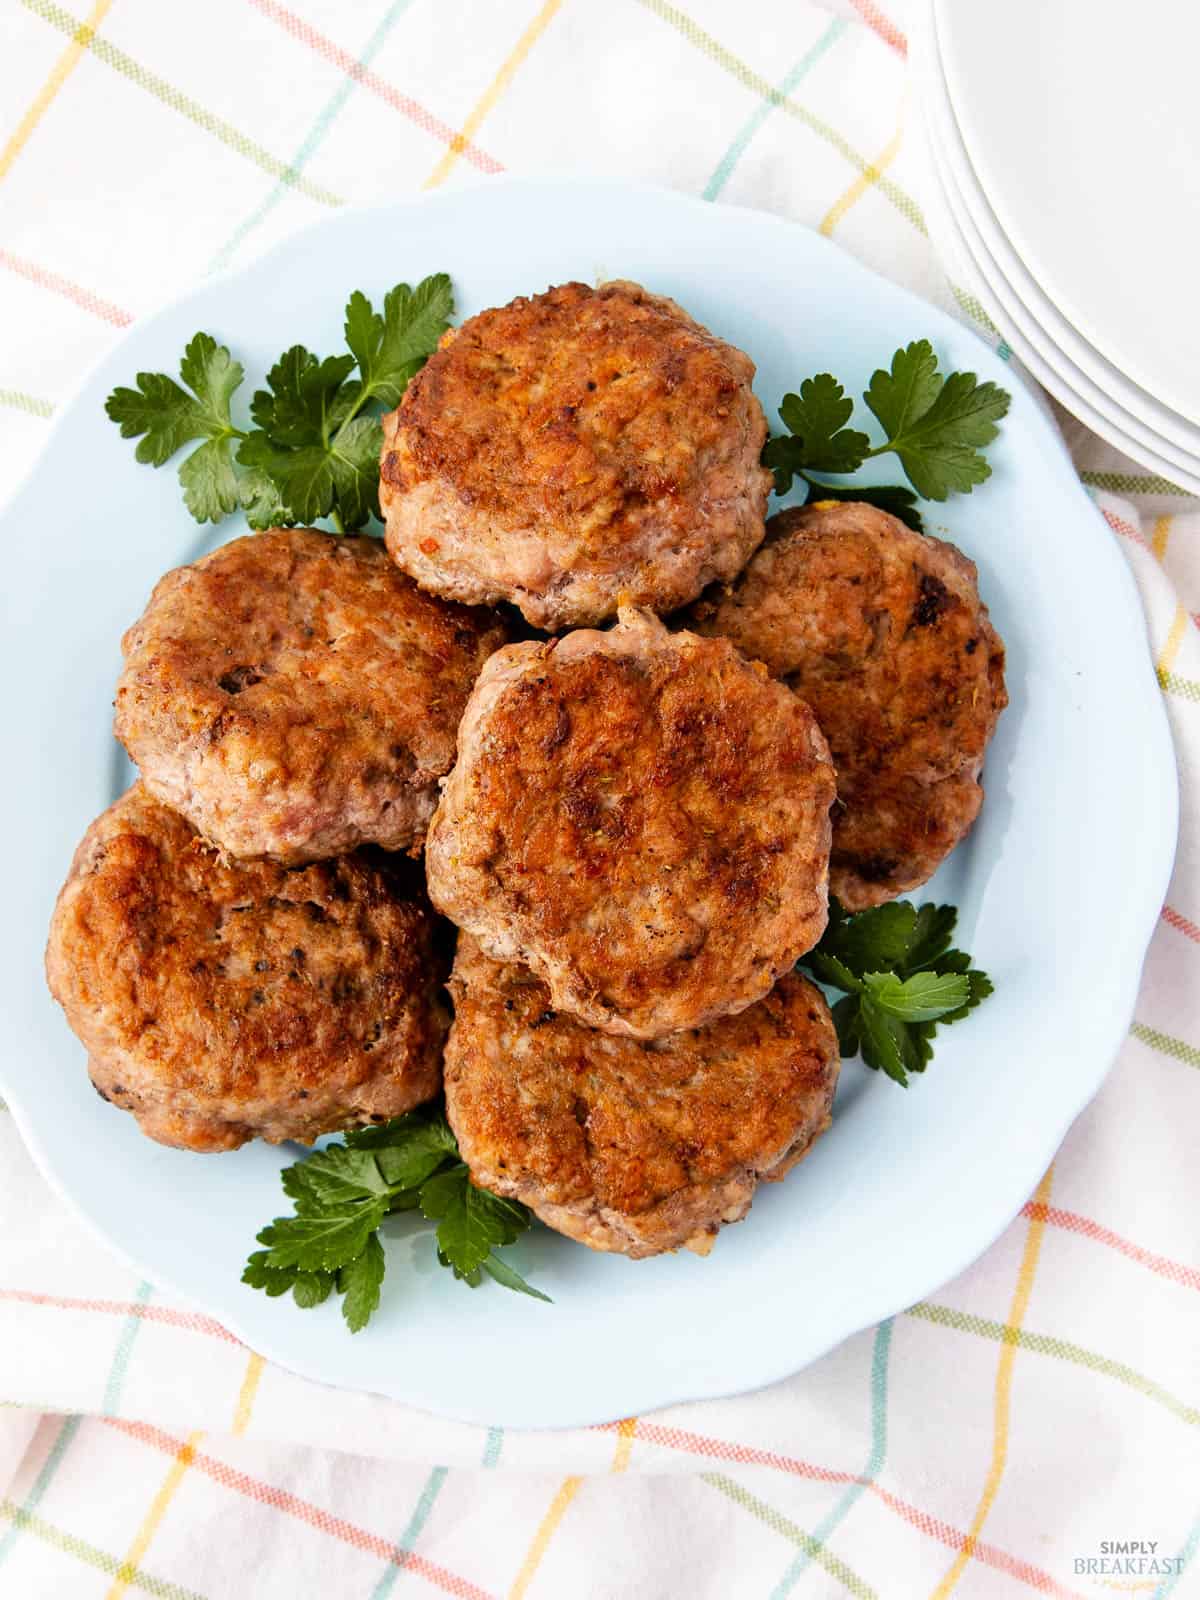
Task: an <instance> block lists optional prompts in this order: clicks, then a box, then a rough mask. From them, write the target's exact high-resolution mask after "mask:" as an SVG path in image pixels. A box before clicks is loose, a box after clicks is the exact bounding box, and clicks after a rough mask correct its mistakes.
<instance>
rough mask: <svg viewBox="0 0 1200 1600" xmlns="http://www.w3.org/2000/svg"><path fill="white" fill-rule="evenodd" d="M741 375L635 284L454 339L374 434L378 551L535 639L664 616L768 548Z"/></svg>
mask: <svg viewBox="0 0 1200 1600" xmlns="http://www.w3.org/2000/svg"><path fill="white" fill-rule="evenodd" d="M753 377H754V364H753V362H751V360H750V359H749V357H748V356H746V355H744V354H743V353H742V352H741V351H740V350H737V349H735V348H734V347H733V346H732V345H729V344H726V343H724V342H723V341H722V340H720V339H718V338H716V337H715V336H714V335H713V334H711V333H709V332H708V330H707V329H706V328H703V327H701V326H700V324H699V323H697V322H695V321H694V320H693V319H692V318H691V317H689V316H688V315H687V313H686V312H684V311H683V310H681V308H680V307H679V306H677V305H676V304H675V302H674V301H672V300H667V299H664V298H662V297H660V296H657V295H651V294H648V293H647V292H646V291H645V290H644V289H642V288H640V287H639V286H638V285H637V284H632V283H609V284H605V285H604V286H603V287H601V288H599V289H590V288H588V287H587V286H586V285H585V284H582V283H567V284H563V285H561V286H560V287H558V288H554V289H551V290H549V291H548V292H547V293H546V294H540V295H534V296H533V297H532V298H528V299H526V298H524V297H522V298H520V299H517V300H514V301H513V302H512V303H511V304H510V305H507V306H502V307H499V308H497V309H495V310H491V311H484V312H482V313H481V314H480V315H479V316H476V317H472V318H470V320H469V321H467V322H465V323H463V325H462V327H461V328H458V329H452V330H451V331H450V332H449V333H447V334H446V335H445V337H444V338H443V340H442V344H441V348H440V349H439V350H438V351H437V353H436V354H435V355H434V356H433V357H432V358H431V360H430V361H429V363H428V364H427V365H426V366H425V368H424V369H423V370H422V371H421V372H420V373H419V374H418V375H417V377H416V378H414V379H413V381H412V382H411V383H410V384H409V386H408V389H407V390H406V391H405V395H404V398H403V401H402V402H401V404H400V407H399V408H398V410H396V411H395V412H393V413H392V414H391V415H390V416H388V417H386V418H385V419H384V445H383V457H382V476H381V480H380V490H379V493H380V505H381V507H382V509H383V511H384V515H385V518H386V521H387V542H388V548H389V550H390V551H391V553H392V555H393V556H394V558H395V559H396V560H397V561H398V562H399V563H400V565H401V566H402V567H404V569H405V570H406V571H408V572H411V573H412V575H413V577H414V578H416V580H417V582H418V583H420V584H421V586H422V587H423V588H426V589H430V590H432V591H433V592H434V593H437V594H444V595H447V596H448V597H450V598H453V599H457V600H468V601H489V602H493V601H496V600H511V601H512V602H513V603H514V604H516V605H517V606H519V607H520V608H521V610H522V611H523V612H524V614H525V616H526V618H527V619H528V620H529V621H530V622H532V623H533V624H535V626H537V627H540V628H549V629H554V628H563V627H571V626H574V625H576V624H580V623H594V622H600V621H603V620H604V619H605V618H606V617H610V616H612V615H613V613H614V612H615V611H616V609H617V600H618V596H622V597H624V598H626V599H627V600H629V601H630V602H631V603H633V604H637V605H645V606H649V607H650V608H651V609H652V610H655V611H668V610H671V609H672V608H673V607H675V606H680V605H683V604H684V603H685V602H686V601H688V600H691V599H693V598H694V597H695V596H696V595H698V594H699V593H700V591H701V589H703V587H704V586H705V584H707V583H710V582H712V581H713V580H715V579H726V578H732V577H733V575H734V574H735V573H736V572H737V571H738V570H739V568H740V567H741V566H742V564H743V563H744V562H745V560H746V558H747V557H748V556H749V555H750V553H751V551H752V550H754V549H755V548H756V547H757V546H758V544H759V543H760V542H761V540H762V536H763V518H764V517H765V515H766V505H767V493H768V489H769V486H770V475H769V474H768V473H766V472H765V471H764V470H763V468H762V466H761V465H760V463H759V453H760V451H761V450H762V446H763V442H764V440H765V439H766V420H765V418H764V416H763V412H762V407H761V406H760V405H759V403H758V401H757V400H756V399H755V397H754V394H753V392H752V390H751V382H752V380H753Z"/></svg>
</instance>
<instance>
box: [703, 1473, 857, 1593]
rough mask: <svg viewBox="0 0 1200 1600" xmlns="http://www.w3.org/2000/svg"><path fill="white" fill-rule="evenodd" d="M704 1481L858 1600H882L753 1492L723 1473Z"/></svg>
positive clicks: (837, 1560) (707, 1475) (836, 1559)
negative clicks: (805, 1555) (805, 1557)
mask: <svg viewBox="0 0 1200 1600" xmlns="http://www.w3.org/2000/svg"><path fill="white" fill-rule="evenodd" d="M700 1478H701V1481H702V1482H703V1483H707V1484H708V1485H709V1487H710V1488H712V1489H719V1490H720V1492H721V1493H722V1494H723V1495H728V1497H729V1499H730V1500H732V1501H733V1502H734V1503H735V1504H736V1505H739V1506H741V1507H742V1509H743V1510H744V1511H748V1512H749V1513H750V1515H751V1516H753V1517H757V1518H758V1520H759V1521H760V1522H764V1523H766V1525H767V1527H768V1528H773V1529H774V1531H775V1532H776V1533H778V1534H782V1536H783V1537H784V1538H785V1539H790V1540H791V1541H792V1543H793V1544H797V1545H799V1546H800V1548H801V1549H802V1550H804V1551H806V1552H807V1553H808V1555H809V1556H810V1557H811V1558H812V1560H814V1561H815V1562H816V1563H817V1564H818V1566H822V1567H824V1568H825V1571H826V1572H828V1573H829V1575H830V1577H832V1578H836V1579H837V1580H838V1582H839V1583H841V1584H844V1585H845V1587H846V1588H847V1589H849V1591H850V1593H851V1594H853V1595H857V1596H858V1600H879V1597H878V1596H877V1594H876V1593H875V1590H874V1589H872V1588H871V1586H870V1585H869V1584H867V1583H864V1582H863V1580H862V1579H861V1578H860V1577H859V1576H858V1574H857V1573H856V1572H852V1571H851V1570H850V1568H849V1567H848V1566H847V1565H846V1563H845V1562H844V1561H841V1560H839V1558H838V1557H837V1556H835V1555H833V1554H831V1552H830V1551H828V1550H826V1549H825V1547H824V1546H823V1545H821V1544H819V1543H818V1542H817V1540H816V1539H814V1538H813V1536H812V1535H811V1534H809V1533H805V1531H804V1529H803V1528H798V1527H797V1526H796V1524H795V1523H794V1522H793V1521H792V1520H791V1518H790V1517H785V1516H784V1515H783V1513H782V1512H781V1511H776V1510H775V1508H774V1506H769V1505H767V1503H766V1501H764V1500H760V1499H759V1498H758V1496H757V1495H753V1494H751V1493H750V1491H749V1489H744V1488H743V1487H742V1485H741V1484H740V1483H735V1482H734V1481H733V1479H732V1478H727V1477H726V1476H725V1474H724V1473H723V1472H702V1473H701V1474H700Z"/></svg>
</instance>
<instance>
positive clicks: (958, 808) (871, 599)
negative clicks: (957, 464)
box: [682, 502, 1008, 910]
mask: <svg viewBox="0 0 1200 1600" xmlns="http://www.w3.org/2000/svg"><path fill="white" fill-rule="evenodd" d="M767 531H768V537H767V542H766V543H765V544H764V545H763V547H762V549H761V550H759V552H758V553H757V555H755V557H754V558H753V560H752V561H751V562H750V564H749V566H748V567H747V568H746V570H745V572H744V573H743V574H742V575H741V577H740V578H738V579H737V581H736V582H735V583H734V584H733V585H731V586H730V587H728V588H716V589H714V590H712V591H710V592H709V593H708V594H706V595H705V596H703V597H702V599H700V600H699V601H698V602H697V603H696V604H695V605H694V606H693V607H692V608H691V610H690V611H689V612H688V613H686V614H685V617H684V618H683V619H682V620H684V622H685V623H686V625H687V626H689V627H693V628H695V629H696V630H697V631H698V632H700V633H703V634H709V635H715V634H720V635H723V636H724V637H726V638H728V639H732V640H733V642H734V643H735V644H736V645H737V646H738V648H739V649H741V650H743V651H745V653H746V654H747V655H749V656H752V657H754V658H755V659H757V660H759V661H762V662H765V663H766V665H767V666H768V667H769V668H770V670H771V671H772V672H773V673H774V674H775V675H776V676H777V677H779V678H782V679H783V681H784V682H785V683H787V684H788V685H789V686H790V687H791V688H793V689H794V690H795V691H796V693H797V694H799V695H802V696H803V697H804V699H805V700H807V701H808V703H809V704H810V705H811V706H812V708H813V710H814V711H815V712H816V715H817V720H818V721H819V723H820V724H821V729H822V731H823V732H824V734H825V737H826V738H827V739H828V740H829V748H830V751H831V753H832V756H833V760H834V764H835V766H836V767H837V771H838V801H839V804H838V805H837V807H836V808H835V810H834V824H833V855H832V861H831V866H830V888H831V890H832V892H833V893H834V894H835V895H836V896H837V897H838V899H839V900H841V902H842V903H843V904H844V905H846V906H847V907H849V908H850V909H852V910H855V909H858V908H860V907H862V906H867V905H876V904H878V903H880V902H881V901H883V900H889V899H892V898H893V897H894V896H895V895H897V894H900V893H903V892H904V891H905V890H907V889H911V888H915V887H916V886H917V885H918V884H920V883H924V882H925V880H926V879H927V878H929V877H930V876H931V875H932V873H933V872H934V871H935V869H936V868H937V866H938V864H939V863H940V862H941V861H942V860H943V859H944V857H945V856H946V855H947V854H948V853H949V852H950V851H951V850H952V849H953V848H954V846H955V845H956V844H957V843H958V841H959V840H960V839H961V838H962V837H963V835H964V834H965V833H966V832H967V831H968V829H969V828H970V826H971V824H972V822H973V821H974V820H975V817H976V815H977V814H978V811H979V806H980V803H981V801H982V798H983V794H982V790H981V789H980V788H979V784H978V781H977V780H978V777H979V772H980V769H981V767H982V765H983V756H984V751H985V749H986V747H987V744H988V741H989V740H990V739H991V737H992V734H993V732H994V731H995V727H996V721H997V718H998V717H999V715H1000V713H1001V711H1002V710H1003V709H1004V707H1005V706H1006V705H1007V703H1008V695H1007V692H1006V690H1005V687H1004V645H1003V643H1002V641H1001V639H1000V636H999V635H998V634H997V632H996V630H995V629H994V628H993V627H992V625H991V623H990V622H989V620H988V613H987V607H986V606H985V605H984V604H983V603H982V602H981V600H980V598H979V591H978V588H977V586H976V576H977V575H976V571H975V566H974V563H973V562H971V561H969V560H968V559H967V558H966V556H964V555H963V554H962V552H961V551H959V550H957V549H956V548H955V547H954V546H953V545H952V544H947V543H945V542H943V541H942V540H940V539H933V538H929V537H927V536H925V535H923V534H919V533H914V532H913V531H912V530H911V529H909V528H906V527H905V526H904V524H903V523H901V522H899V521H897V519H896V518H895V517H891V516H888V515H887V513H886V512H883V511H878V510H876V509H875V508H874V507H873V506H868V505H863V504H845V505H843V504H835V503H830V502H824V503H819V504H816V505H810V506H805V507H803V508H802V509H793V510H789V511H782V512H780V513H779V515H778V516H775V517H772V518H771V520H770V522H769V523H768V524H767Z"/></svg>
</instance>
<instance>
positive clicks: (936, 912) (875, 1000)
mask: <svg viewBox="0 0 1200 1600" xmlns="http://www.w3.org/2000/svg"><path fill="white" fill-rule="evenodd" d="M957 919H958V913H957V911H956V910H955V908H954V907H953V906H937V905H924V906H922V907H921V908H920V910H919V911H918V910H917V908H916V907H915V906H914V905H912V904H911V903H910V902H909V901H907V900H892V901H889V902H888V903H887V904H886V905H882V906H874V907H872V908H871V909H869V910H867V911H859V912H857V913H855V914H853V915H850V914H848V913H847V912H846V911H844V910H843V909H842V907H841V906H840V905H838V903H837V901H836V900H831V901H830V903H829V923H828V926H827V927H826V929H825V933H824V935H823V936H822V938H821V942H820V943H819V944H818V945H817V947H816V948H815V949H814V950H810V951H809V952H808V954H807V955H806V956H804V957H803V958H802V960H801V963H800V964H801V965H802V966H803V967H805V968H806V969H807V971H808V972H809V973H810V974H811V975H812V976H813V977H814V978H816V979H817V981H818V982H819V983H823V984H825V985H827V987H829V988H833V989H841V990H843V991H844V993H843V996H842V998H841V999H840V1000H838V1001H837V1002H836V1004H835V1005H834V1007H833V1023H834V1027H835V1028H836V1029H837V1036H838V1046H839V1048H840V1050H841V1053H842V1055H843V1056H854V1055H859V1054H861V1056H862V1058H863V1060H864V1062H865V1063H866V1064H867V1066H869V1067H875V1068H877V1069H878V1070H879V1071H881V1072H885V1073H886V1074H887V1075H888V1077H889V1078H892V1079H894V1080H895V1082H897V1083H899V1084H905V1085H906V1084H907V1083H908V1075H909V1073H912V1072H924V1070H925V1068H926V1067H927V1066H928V1065H929V1062H930V1061H931V1060H932V1059H933V1038H934V1034H935V1033H936V1031H937V1028H938V1027H939V1025H940V1026H946V1025H948V1024H950V1023H952V1022H957V1021H959V1020H960V1019H961V1018H962V1017H965V1016H966V1015H967V1014H968V1013H969V1012H970V1011H972V1010H974V1008H975V1007H976V1006H977V1005H979V1003H980V1002H981V1001H982V1000H985V999H986V998H987V996H988V995H989V994H991V993H992V985H991V981H990V980H989V979H988V977H987V975H986V974H985V973H982V972H979V971H978V970H977V969H975V968H973V967H972V966H971V958H970V956H969V955H967V954H966V953H965V952H964V951H961V950H951V949H949V948H948V946H949V943H950V939H951V936H952V935H953V932H954V927H955V923H956V921H957Z"/></svg>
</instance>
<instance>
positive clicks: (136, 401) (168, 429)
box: [104, 372, 209, 467]
mask: <svg viewBox="0 0 1200 1600" xmlns="http://www.w3.org/2000/svg"><path fill="white" fill-rule="evenodd" d="M137 384H138V386H137V388H136V389H114V390H113V392H112V393H111V394H110V395H109V397H108V399H107V400H106V401H105V402H104V409H105V411H106V412H107V413H108V415H109V416H110V417H111V418H112V420H113V421H114V422H116V423H119V424H120V428H121V437H122V439H137V438H138V435H139V434H144V435H145V437H144V438H142V439H140V440H139V442H138V446H137V449H136V450H135V451H134V452H133V453H134V456H135V458H136V459H137V460H138V461H144V462H146V463H147V464H148V465H150V466H152V467H161V466H162V464H163V462H164V461H168V460H170V458H171V457H172V456H173V455H174V454H175V452H176V450H178V449H180V448H181V447H182V446H183V445H185V444H187V442H188V440H189V439H207V438H208V437H209V430H208V423H207V420H206V417H205V414H204V408H203V407H202V406H201V405H200V404H199V403H198V402H197V401H196V399H195V398H194V397H193V396H192V395H190V394H188V393H187V391H186V390H184V389H181V388H180V387H179V385H178V384H177V383H176V382H175V380H174V378H168V377H167V375H166V373H165V372H139V373H138V375H137Z"/></svg>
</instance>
